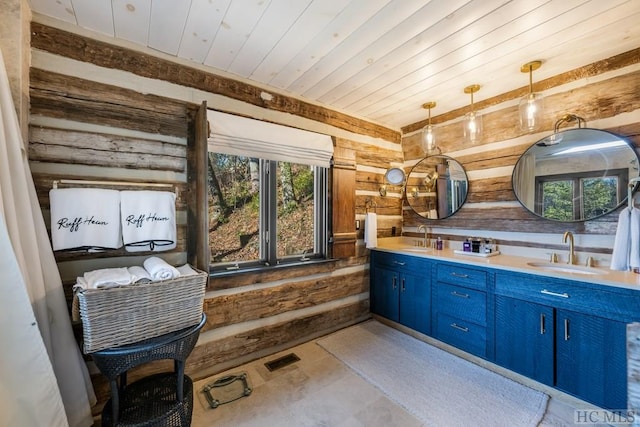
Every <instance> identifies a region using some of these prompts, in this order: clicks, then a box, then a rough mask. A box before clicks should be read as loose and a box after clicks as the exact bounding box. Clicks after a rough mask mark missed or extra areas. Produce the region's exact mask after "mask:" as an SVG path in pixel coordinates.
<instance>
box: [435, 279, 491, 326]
mask: <svg viewBox="0 0 640 427" xmlns="http://www.w3.org/2000/svg"><path fill="white" fill-rule="evenodd" d="M434 307H436V308H437V310H438V313H444V314H446V315H450V316H453V317H456V318H458V319H464V320H466V321H469V322H473V323H475V324H478V325H481V326H486V323H487V294H486V293H485V292H482V291H477V290H474V289H469V288H464V287H461V286H455V285H449V284H446V283H438V284H436V285H435V304H434Z"/></svg>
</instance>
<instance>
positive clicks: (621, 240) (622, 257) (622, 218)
mask: <svg viewBox="0 0 640 427" xmlns="http://www.w3.org/2000/svg"><path fill="white" fill-rule="evenodd" d="M634 210H637V209H634ZM630 223H631V208H624V209H623V210H622V211H620V215H619V216H618V228H617V229H616V237H615V239H614V242H613V253H612V254H611V267H610V268H611V270H622V271H626V270H629V254H630V250H631V237H630V225H631V224H630Z"/></svg>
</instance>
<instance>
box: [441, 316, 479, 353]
mask: <svg viewBox="0 0 640 427" xmlns="http://www.w3.org/2000/svg"><path fill="white" fill-rule="evenodd" d="M435 337H436V338H437V339H439V340H440V341H443V342H446V343H447V344H451V345H453V346H455V347H457V348H459V349H461V350H464V351H466V352H469V353H471V354H475V355H476V356H480V357H486V354H487V330H486V328H484V327H482V326H479V325H476V324H475V323H470V322H467V321H465V320H462V319H457V318H455V317H451V316H448V315H446V314H444V313H438V316H437V319H436V330H435Z"/></svg>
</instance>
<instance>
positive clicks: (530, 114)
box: [518, 61, 542, 132]
mask: <svg viewBox="0 0 640 427" xmlns="http://www.w3.org/2000/svg"><path fill="white" fill-rule="evenodd" d="M541 65H542V61H531V62H527V63H526V64H524V65H523V66H522V67H520V71H521V72H523V73H529V94H528V95H527V96H525V97H524V98H522V99H521V100H520V104H519V106H518V109H519V110H520V129H522V130H523V131H525V132H533V131H535V130H537V129H538V128H539V127H540V122H541V117H542V95H540V94H539V93H533V72H534V71H535V70H537V69H538V68H540V66H541Z"/></svg>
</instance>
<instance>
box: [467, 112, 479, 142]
mask: <svg viewBox="0 0 640 427" xmlns="http://www.w3.org/2000/svg"><path fill="white" fill-rule="evenodd" d="M480 138H482V115H481V114H479V113H476V112H475V111H470V112H468V113H467V114H465V115H464V140H465V141H466V142H467V143H469V144H475V143H477V142H479V141H480Z"/></svg>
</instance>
